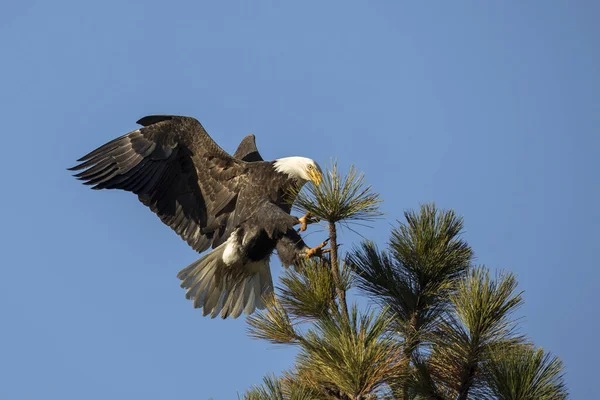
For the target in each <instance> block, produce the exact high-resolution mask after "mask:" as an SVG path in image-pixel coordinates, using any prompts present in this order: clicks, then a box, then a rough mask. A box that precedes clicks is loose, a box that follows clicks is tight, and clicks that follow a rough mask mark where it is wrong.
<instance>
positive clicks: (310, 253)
mask: <svg viewBox="0 0 600 400" xmlns="http://www.w3.org/2000/svg"><path fill="white" fill-rule="evenodd" d="M328 242H329V239H327V240H325V241H324V242H323V243H321V244H320V245H318V246H316V247H313V248H312V249H308V250H306V253H305V254H304V255H305V257H306V258H311V257H315V256H316V257H320V256H322V255H323V254H325V253H329V252H330V251H331V249H323V247H325V246H327V243H328Z"/></svg>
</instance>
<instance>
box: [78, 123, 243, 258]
mask: <svg viewBox="0 0 600 400" xmlns="http://www.w3.org/2000/svg"><path fill="white" fill-rule="evenodd" d="M138 124H140V125H142V126H143V128H141V129H138V130H135V131H133V132H130V133H128V134H126V135H124V136H121V137H120V138H117V139H115V140H112V141H111V142H108V143H107V144H105V145H103V146H101V147H99V148H98V149H96V150H94V151H92V152H91V153H89V154H87V155H85V156H83V157H82V158H81V159H79V160H78V161H80V162H81V163H80V164H78V165H76V166H75V167H73V168H70V169H71V170H83V171H82V172H79V173H78V174H76V175H75V176H76V177H78V178H79V179H80V180H83V181H84V184H86V185H93V187H92V189H123V190H127V191H130V192H133V193H135V194H137V195H138V198H139V199H140V201H141V202H142V203H144V204H145V205H146V206H148V207H149V208H150V209H151V210H152V211H153V212H155V213H156V214H157V215H158V216H159V217H160V219H161V220H162V221H163V222H164V223H165V224H167V225H169V226H170V227H171V228H172V229H173V230H174V231H175V232H176V233H177V234H178V235H179V236H181V237H182V238H183V239H184V240H185V241H186V242H188V244H189V245H190V246H191V247H192V248H194V249H195V250H197V251H199V252H202V251H204V250H206V249H207V248H208V247H210V245H211V244H212V243H213V241H214V239H215V238H216V237H218V234H219V230H220V229H221V232H222V230H224V226H222V225H223V223H226V220H227V215H228V214H229V213H231V212H232V211H233V210H234V209H235V203H236V200H237V195H238V193H239V191H240V188H241V187H242V186H243V183H244V181H245V179H246V177H245V173H246V171H247V164H246V163H245V162H243V161H241V160H237V159H234V158H233V157H231V156H230V155H229V154H227V153H226V152H225V151H224V150H223V149H221V147H219V146H218V145H217V144H216V143H215V142H214V141H213V140H212V139H211V138H210V136H209V135H208V134H207V133H206V131H205V130H204V128H203V127H202V125H201V124H200V123H199V122H198V121H197V120H196V119H194V118H190V117H180V116H149V117H144V118H142V119H140V120H139V121H138Z"/></svg>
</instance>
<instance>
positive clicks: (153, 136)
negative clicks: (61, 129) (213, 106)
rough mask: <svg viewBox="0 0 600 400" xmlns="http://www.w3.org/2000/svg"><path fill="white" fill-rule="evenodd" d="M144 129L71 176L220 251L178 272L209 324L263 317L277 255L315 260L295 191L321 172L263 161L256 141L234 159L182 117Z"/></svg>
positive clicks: (90, 158) (86, 160)
mask: <svg viewBox="0 0 600 400" xmlns="http://www.w3.org/2000/svg"><path fill="white" fill-rule="evenodd" d="M137 123H138V124H140V125H142V128H140V129H137V130H135V131H133V132H130V133H128V134H126V135H124V136H121V137H119V138H117V139H114V140H112V141H110V142H108V143H106V144H105V145H103V146H101V147H99V148H97V149H96V150H94V151H92V152H90V153H89V154H87V155H85V156H83V157H82V158H81V159H79V160H78V161H79V162H80V164H78V165H76V166H75V167H73V168H70V170H76V171H78V170H81V172H79V173H77V174H76V175H75V176H76V177H77V178H78V179H80V180H82V181H84V184H86V185H93V187H92V189H122V190H126V191H130V192H133V193H135V194H136V195H137V196H138V198H139V199H140V201H141V202H142V203H143V204H145V205H146V206H148V207H149V208H150V209H151V210H152V211H153V212H154V213H156V214H157V215H158V216H159V218H160V219H161V221H162V222H164V223H165V224H167V225H168V226H170V227H171V228H172V229H173V230H174V231H175V232H176V233H177V234H178V235H179V236H181V238H183V239H184V240H185V241H186V242H187V243H188V244H189V245H190V246H191V247H192V248H193V249H194V250H196V251H198V252H204V251H205V250H208V249H209V248H212V249H213V250H212V251H210V252H209V253H207V254H206V255H204V256H203V257H201V258H200V259H198V260H197V261H195V262H194V263H192V264H191V265H189V266H188V267H186V268H185V269H183V270H182V271H180V272H179V274H178V277H179V278H180V279H181V280H182V282H181V286H182V287H183V288H185V289H186V290H187V292H186V297H187V298H189V299H191V300H192V301H193V304H194V307H196V308H203V315H208V314H210V315H211V317H213V318H214V317H216V316H217V315H219V314H220V315H221V317H222V318H227V317H229V316H231V317H233V318H237V317H238V316H239V315H240V314H241V313H242V311H243V312H245V313H246V314H250V313H252V312H253V311H254V310H255V308H264V303H263V297H264V296H265V295H269V294H270V293H272V291H273V282H272V278H271V271H270V267H269V260H270V257H271V254H272V253H273V251H274V250H277V253H278V255H279V258H280V259H281V261H282V263H283V264H284V265H286V266H288V265H294V264H297V263H298V262H299V260H300V259H302V258H306V257H310V256H313V255H318V254H319V253H320V251H321V249H322V247H323V246H324V243H322V244H321V245H320V246H317V247H315V248H312V249H311V248H309V247H308V246H307V245H306V244H305V243H304V241H303V240H302V238H301V237H300V235H299V234H298V233H297V232H296V231H295V230H294V226H295V225H297V224H298V223H300V220H299V219H298V218H296V217H294V216H292V215H290V211H291V200H293V199H290V198H289V193H290V189H292V187H293V186H295V187H296V189H298V188H300V187H301V186H302V185H303V184H304V183H306V182H308V181H312V182H313V183H314V184H319V183H320V181H321V179H322V172H321V168H320V167H319V165H318V164H317V163H316V162H315V161H313V160H311V159H308V158H304V157H286V158H280V159H277V160H275V161H263V159H262V157H261V156H260V154H259V153H258V150H257V148H256V144H255V142H254V136H253V135H248V136H247V137H246V138H244V140H243V141H242V143H241V144H240V146H239V147H238V149H237V151H236V152H235V154H234V156H233V157H232V156H230V155H229V154H228V153H227V152H225V151H224V150H223V149H222V148H221V147H219V146H218V145H217V144H216V143H215V142H214V141H213V140H212V139H211V138H210V136H209V135H208V134H207V133H206V131H205V130H204V128H203V127H202V125H201V124H200V122H198V121H197V120H196V119H194V118H191V117H183V116H162V115H157V116H148V117H144V118H142V119H140V120H139V121H138V122H137Z"/></svg>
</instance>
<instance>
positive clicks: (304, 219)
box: [298, 211, 315, 232]
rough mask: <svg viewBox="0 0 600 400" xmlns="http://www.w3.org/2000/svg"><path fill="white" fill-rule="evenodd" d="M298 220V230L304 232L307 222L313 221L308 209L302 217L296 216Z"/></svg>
mask: <svg viewBox="0 0 600 400" xmlns="http://www.w3.org/2000/svg"><path fill="white" fill-rule="evenodd" d="M298 221H300V232H304V231H305V230H306V228H307V227H308V224H310V223H312V222H315V221H314V220H313V219H312V215H311V213H310V211H307V212H306V214H305V215H304V216H303V217H300V218H298Z"/></svg>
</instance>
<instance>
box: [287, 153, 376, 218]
mask: <svg viewBox="0 0 600 400" xmlns="http://www.w3.org/2000/svg"><path fill="white" fill-rule="evenodd" d="M293 195H294V197H295V199H296V200H295V203H294V208H295V209H296V210H298V211H300V212H304V213H306V212H308V213H310V214H311V215H312V216H313V217H316V218H318V219H321V220H323V221H328V222H331V223H336V222H344V223H348V222H356V221H372V220H374V219H376V218H378V217H381V216H382V215H383V214H382V213H381V212H380V211H379V204H380V203H381V200H380V198H379V195H378V194H377V193H375V192H374V191H373V189H372V188H371V186H368V185H366V184H365V177H364V174H362V173H359V172H358V170H357V169H356V168H355V167H354V166H351V167H350V170H349V171H348V174H346V175H345V176H342V174H341V173H340V171H339V169H338V166H337V163H336V162H335V161H334V162H332V163H331V167H330V168H329V169H328V170H327V171H325V173H324V174H323V181H322V182H321V184H320V185H312V184H309V185H305V189H304V190H300V191H297V192H294V193H293Z"/></svg>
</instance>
